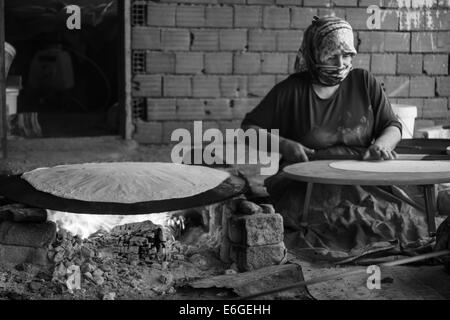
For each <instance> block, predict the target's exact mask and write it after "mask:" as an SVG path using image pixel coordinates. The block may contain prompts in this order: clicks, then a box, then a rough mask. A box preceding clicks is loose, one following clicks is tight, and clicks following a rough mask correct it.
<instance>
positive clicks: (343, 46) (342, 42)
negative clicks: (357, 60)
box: [295, 16, 356, 86]
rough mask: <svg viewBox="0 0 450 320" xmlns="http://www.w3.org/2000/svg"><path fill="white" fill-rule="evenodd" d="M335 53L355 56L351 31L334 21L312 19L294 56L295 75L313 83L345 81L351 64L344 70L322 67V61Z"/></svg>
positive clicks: (323, 65) (329, 83)
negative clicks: (308, 77) (305, 75)
mask: <svg viewBox="0 0 450 320" xmlns="http://www.w3.org/2000/svg"><path fill="white" fill-rule="evenodd" d="M336 52H339V53H342V54H344V53H345V54H351V55H352V56H355V55H356V49H355V47H354V44H353V29H352V27H351V26H350V24H349V23H348V22H347V21H345V20H343V19H341V18H338V17H331V16H327V17H323V18H319V17H316V16H314V18H313V22H312V24H311V25H310V26H309V27H308V28H307V29H306V31H305V34H304V36H303V41H302V45H301V47H300V49H299V51H298V53H297V59H296V61H295V71H296V72H301V71H308V72H309V73H310V75H311V77H312V79H313V82H314V83H319V84H322V85H325V86H332V85H336V84H338V83H340V82H341V81H343V80H344V79H345V77H346V76H347V74H348V72H350V70H351V68H352V66H351V64H350V65H349V66H346V67H344V68H336V67H334V66H327V65H325V61H326V60H327V59H328V58H329V57H331V56H332V55H334V54H335V53H336Z"/></svg>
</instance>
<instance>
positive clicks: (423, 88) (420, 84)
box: [409, 76, 435, 97]
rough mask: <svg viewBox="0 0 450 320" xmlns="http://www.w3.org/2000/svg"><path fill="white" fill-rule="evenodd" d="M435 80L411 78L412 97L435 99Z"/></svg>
mask: <svg viewBox="0 0 450 320" xmlns="http://www.w3.org/2000/svg"><path fill="white" fill-rule="evenodd" d="M434 82H435V79H434V78H433V77H426V76H420V77H411V80H410V94H409V96H410V97H434V90H435V84H434Z"/></svg>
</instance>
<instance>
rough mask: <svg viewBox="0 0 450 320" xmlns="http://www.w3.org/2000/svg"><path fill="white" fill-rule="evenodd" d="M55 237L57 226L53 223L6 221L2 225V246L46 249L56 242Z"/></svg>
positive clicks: (0, 229) (0, 226)
mask: <svg viewBox="0 0 450 320" xmlns="http://www.w3.org/2000/svg"><path fill="white" fill-rule="evenodd" d="M55 237H56V224H55V223H54V222H52V221H47V222H45V223H33V222H26V223H17V222H11V221H4V222H2V223H0V243H1V244H7V245H15V246H27V247H36V248H46V247H48V246H49V245H50V244H51V243H52V242H53V241H54V240H55Z"/></svg>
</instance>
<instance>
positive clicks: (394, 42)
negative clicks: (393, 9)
mask: <svg viewBox="0 0 450 320" xmlns="http://www.w3.org/2000/svg"><path fill="white" fill-rule="evenodd" d="M410 43H411V35H410V34H409V33H407V32H386V33H385V43H384V49H385V50H386V51H388V52H409V50H410Z"/></svg>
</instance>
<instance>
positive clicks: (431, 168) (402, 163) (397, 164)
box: [329, 160, 450, 173]
mask: <svg viewBox="0 0 450 320" xmlns="http://www.w3.org/2000/svg"><path fill="white" fill-rule="evenodd" d="M329 166H330V167H332V168H335V169H340V170H351V171H366V172H382V173H388V172H449V171H450V161H428V160H427V161H421V160H387V161H357V160H344V161H335V162H331V163H330V164H329Z"/></svg>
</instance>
